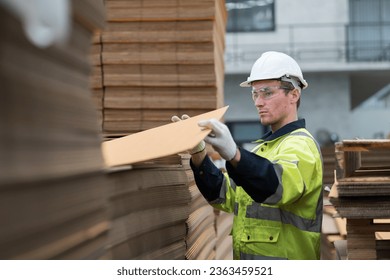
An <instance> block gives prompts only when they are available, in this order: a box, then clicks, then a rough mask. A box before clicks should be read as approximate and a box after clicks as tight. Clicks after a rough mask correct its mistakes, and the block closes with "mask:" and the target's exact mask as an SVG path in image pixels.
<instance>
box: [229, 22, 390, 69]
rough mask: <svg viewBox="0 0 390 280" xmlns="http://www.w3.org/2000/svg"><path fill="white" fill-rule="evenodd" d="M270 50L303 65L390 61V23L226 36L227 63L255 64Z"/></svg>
mask: <svg viewBox="0 0 390 280" xmlns="http://www.w3.org/2000/svg"><path fill="white" fill-rule="evenodd" d="M267 50H276V51H282V52H285V53H288V54H290V55H291V56H293V57H294V58H296V59H297V60H299V61H300V62H334V63H338V62H383V61H390V23H381V24H374V23H370V24H369V23H367V24H342V23H340V24H310V25H309V24H299V25H298V24H297V25H280V26H277V28H276V31H275V32H257V33H256V32H252V33H227V35H226V52H225V62H226V63H235V62H238V63H239V62H242V63H247V62H250V63H253V61H254V60H255V59H257V58H258V56H259V54H260V53H262V52H264V51H267Z"/></svg>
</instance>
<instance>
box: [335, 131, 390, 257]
mask: <svg viewBox="0 0 390 280" xmlns="http://www.w3.org/2000/svg"><path fill="white" fill-rule="evenodd" d="M335 155H336V160H337V161H336V162H337V165H336V178H335V184H334V185H333V187H332V190H331V193H330V202H331V203H332V205H333V206H334V207H335V209H336V210H337V213H338V215H339V217H342V218H344V219H345V224H346V226H345V227H346V240H343V241H342V242H336V243H335V247H336V250H337V251H338V252H339V255H340V256H343V257H342V258H345V259H352V260H353V259H363V260H375V259H390V250H389V248H390V210H389V209H390V160H389V159H390V140H375V139H374V140H344V141H342V142H339V143H336V145H335Z"/></svg>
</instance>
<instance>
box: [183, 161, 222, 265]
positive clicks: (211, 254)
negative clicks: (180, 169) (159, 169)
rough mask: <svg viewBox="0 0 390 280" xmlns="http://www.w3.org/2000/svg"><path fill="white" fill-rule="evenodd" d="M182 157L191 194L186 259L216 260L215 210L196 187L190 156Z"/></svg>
mask: <svg viewBox="0 0 390 280" xmlns="http://www.w3.org/2000/svg"><path fill="white" fill-rule="evenodd" d="M182 157H183V163H184V167H185V169H186V173H187V177H188V180H189V191H190V194H191V202H190V207H189V216H188V219H187V222H186V225H187V235H186V245H187V249H186V259H189V260H196V259H201V260H210V259H215V258H216V246H215V245H216V241H217V235H216V229H215V219H214V210H213V207H212V206H211V205H210V204H209V203H208V202H207V201H206V199H205V198H204V197H203V196H202V194H201V193H200V191H199V189H198V187H197V186H196V183H195V179H194V175H193V173H192V170H191V168H190V165H189V159H190V156H189V155H188V154H187V155H183V156H182Z"/></svg>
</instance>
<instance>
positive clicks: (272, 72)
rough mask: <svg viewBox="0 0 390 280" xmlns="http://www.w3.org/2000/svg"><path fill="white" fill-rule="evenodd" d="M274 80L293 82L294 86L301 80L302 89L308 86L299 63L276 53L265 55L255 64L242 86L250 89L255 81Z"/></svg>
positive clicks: (271, 52)
mask: <svg viewBox="0 0 390 280" xmlns="http://www.w3.org/2000/svg"><path fill="white" fill-rule="evenodd" d="M273 79H281V80H283V81H288V82H292V83H293V84H294V86H296V84H297V82H296V80H299V82H300V83H301V86H300V87H301V88H302V89H304V88H307V86H308V84H307V82H306V81H305V79H304V78H303V75H302V71H301V68H300V67H299V65H298V63H297V62H296V61H295V60H294V59H293V58H292V57H290V56H288V55H287V54H284V53H281V52H275V51H269V52H265V53H263V54H262V55H261V56H260V58H258V59H257V60H256V62H255V63H254V64H253V66H252V70H251V74H250V76H249V77H248V79H247V80H246V81H245V82H242V83H241V84H240V86H241V87H250V86H251V83H252V82H254V81H259V80H273Z"/></svg>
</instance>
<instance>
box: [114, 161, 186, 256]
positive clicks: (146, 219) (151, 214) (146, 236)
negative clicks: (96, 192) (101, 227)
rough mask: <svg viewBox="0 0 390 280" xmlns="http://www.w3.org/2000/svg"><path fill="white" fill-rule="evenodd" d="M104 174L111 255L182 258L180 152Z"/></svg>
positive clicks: (183, 174) (183, 179)
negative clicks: (107, 184)
mask: <svg viewBox="0 0 390 280" xmlns="http://www.w3.org/2000/svg"><path fill="white" fill-rule="evenodd" d="M175 160H176V164H174V163H173V162H174V161H175ZM109 178H110V180H111V181H112V184H111V185H112V188H111V190H110V201H109V209H110V218H111V220H112V228H111V230H110V233H109V246H108V247H109V251H110V254H111V257H112V258H113V259H184V258H185V251H186V244H185V236H186V223H185V222H186V220H187V217H188V215H189V202H190V192H189V189H188V177H187V174H186V171H185V170H184V168H183V166H182V164H181V158H180V156H172V157H167V161H166V162H164V161H163V159H159V162H147V163H146V162H143V163H140V164H135V165H133V166H132V168H130V167H129V166H127V167H126V166H122V167H120V168H113V169H111V170H110V172H109Z"/></svg>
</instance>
